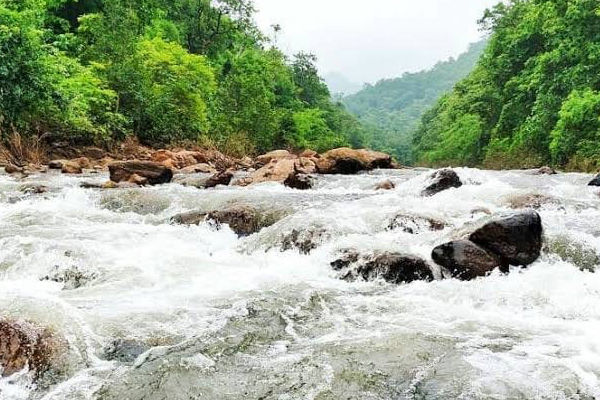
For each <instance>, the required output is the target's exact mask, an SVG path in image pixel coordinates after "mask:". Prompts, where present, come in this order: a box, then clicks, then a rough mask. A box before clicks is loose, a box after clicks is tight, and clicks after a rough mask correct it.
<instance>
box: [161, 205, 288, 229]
mask: <svg viewBox="0 0 600 400" xmlns="http://www.w3.org/2000/svg"><path fill="white" fill-rule="evenodd" d="M278 219H279V216H278V215H276V214H272V213H266V212H260V211H259V210H257V209H255V208H253V207H250V206H243V205H241V206H240V205H236V206H231V207H229V208H226V209H224V210H217V211H210V212H202V211H191V212H187V213H182V214H177V215H175V216H173V217H172V218H171V222H172V223H175V224H181V225H199V224H201V223H203V222H209V223H212V224H213V225H214V226H215V227H216V228H217V229H220V228H221V226H222V225H228V226H229V228H230V229H231V230H232V231H233V232H235V233H236V234H237V235H238V236H249V235H251V234H253V233H256V232H258V231H260V230H261V229H262V228H266V227H268V226H271V225H273V224H274V223H275V222H277V220H278Z"/></svg>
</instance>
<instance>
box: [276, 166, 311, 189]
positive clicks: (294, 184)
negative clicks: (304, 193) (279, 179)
mask: <svg viewBox="0 0 600 400" xmlns="http://www.w3.org/2000/svg"><path fill="white" fill-rule="evenodd" d="M283 184H284V185H285V186H287V187H289V188H292V189H298V190H308V189H312V187H313V185H314V178H313V177H312V176H310V175H308V174H302V173H299V172H296V171H294V172H292V173H291V174H290V175H289V176H288V177H287V179H286V180H285V181H283Z"/></svg>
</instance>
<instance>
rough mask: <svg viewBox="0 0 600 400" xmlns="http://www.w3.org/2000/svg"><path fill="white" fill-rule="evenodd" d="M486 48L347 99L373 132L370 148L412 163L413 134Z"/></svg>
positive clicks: (472, 48) (367, 88) (476, 48)
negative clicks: (430, 109) (439, 100)
mask: <svg viewBox="0 0 600 400" xmlns="http://www.w3.org/2000/svg"><path fill="white" fill-rule="evenodd" d="M485 45H486V42H485V41H480V42H477V43H474V44H472V45H470V46H469V49H468V51H467V52H466V53H463V54H461V55H460V56H459V57H458V58H456V59H454V58H450V59H449V60H447V61H442V62H439V63H437V64H436V65H435V66H434V67H433V68H431V69H429V70H425V71H421V72H416V73H405V74H404V75H402V76H401V77H399V78H395V79H384V80H381V81H379V82H377V83H376V84H375V85H366V86H365V87H364V88H363V89H362V90H361V91H360V92H358V93H356V94H354V95H350V96H346V97H345V98H344V99H343V102H344V104H345V105H346V107H347V108H348V110H349V111H350V112H351V113H353V114H355V115H356V116H358V118H359V119H360V120H361V122H363V123H364V124H365V125H366V126H367V127H368V128H369V129H370V131H371V132H372V134H371V138H370V143H369V144H370V146H371V147H373V148H376V149H378V150H383V151H388V152H391V153H393V154H395V155H396V157H397V158H398V160H399V161H401V162H403V163H409V162H410V161H411V158H412V156H411V142H412V134H413V132H414V131H415V130H416V128H417V126H418V125H419V121H420V119H421V117H422V115H423V113H424V112H425V111H426V110H428V109H429V108H430V107H431V106H433V104H435V102H436V101H437V100H438V99H439V98H440V97H441V96H442V95H443V94H444V93H446V92H448V91H450V90H451V89H452V88H453V86H454V85H455V84H456V83H457V82H458V81H460V80H461V79H463V78H464V77H466V76H467V75H468V74H469V73H470V72H471V71H472V70H473V68H474V66H475V64H476V62H477V60H478V59H479V56H480V55H481V53H482V52H483V50H484V48H485Z"/></svg>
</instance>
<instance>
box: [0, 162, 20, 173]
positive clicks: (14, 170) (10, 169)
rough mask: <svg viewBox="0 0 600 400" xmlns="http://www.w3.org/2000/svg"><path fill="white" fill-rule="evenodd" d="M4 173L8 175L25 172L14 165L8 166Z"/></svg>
mask: <svg viewBox="0 0 600 400" xmlns="http://www.w3.org/2000/svg"><path fill="white" fill-rule="evenodd" d="M4 172H6V173H7V174H17V173H22V172H23V168H21V167H17V166H16V165H14V164H7V165H6V166H5V167H4Z"/></svg>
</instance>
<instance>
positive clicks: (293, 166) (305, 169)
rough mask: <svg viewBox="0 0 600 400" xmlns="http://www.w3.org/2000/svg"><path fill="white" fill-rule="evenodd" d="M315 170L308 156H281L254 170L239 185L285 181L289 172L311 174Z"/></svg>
mask: <svg viewBox="0 0 600 400" xmlns="http://www.w3.org/2000/svg"><path fill="white" fill-rule="evenodd" d="M315 172H316V165H315V163H314V162H313V161H312V160H310V159H308V158H297V159H293V158H281V159H273V160H271V161H270V162H269V163H268V164H267V165H265V166H264V167H262V168H260V169H258V170H256V171H254V172H253V173H252V174H250V176H249V177H248V178H246V179H244V180H242V181H241V182H239V185H242V186H243V185H247V184H255V183H262V182H280V183H283V182H285V180H286V179H288V177H289V176H290V175H291V174H294V173H300V174H313V173H315Z"/></svg>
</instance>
